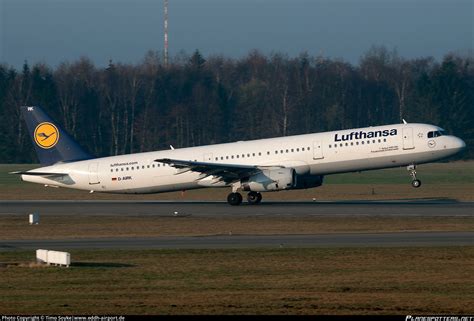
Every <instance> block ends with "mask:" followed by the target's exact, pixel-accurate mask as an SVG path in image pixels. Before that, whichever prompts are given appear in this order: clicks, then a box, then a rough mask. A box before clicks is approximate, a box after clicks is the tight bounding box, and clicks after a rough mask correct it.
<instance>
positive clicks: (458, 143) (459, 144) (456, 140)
mask: <svg viewBox="0 0 474 321" xmlns="http://www.w3.org/2000/svg"><path fill="white" fill-rule="evenodd" d="M453 145H454V146H453V147H454V148H455V149H456V150H457V151H458V152H460V151H462V150H463V149H464V148H466V143H465V142H464V141H463V140H462V139H461V138H459V137H455V136H454V137H453Z"/></svg>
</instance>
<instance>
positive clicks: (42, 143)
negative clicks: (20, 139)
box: [34, 122, 59, 149]
mask: <svg viewBox="0 0 474 321" xmlns="http://www.w3.org/2000/svg"><path fill="white" fill-rule="evenodd" d="M34 135H35V142H36V144H37V145H38V146H39V147H41V148H44V149H48V148H51V147H54V145H56V144H57V142H58V140H59V130H58V128H57V127H56V126H54V125H53V124H51V123H47V122H45V123H41V124H39V125H38V126H36V129H35V133H34Z"/></svg>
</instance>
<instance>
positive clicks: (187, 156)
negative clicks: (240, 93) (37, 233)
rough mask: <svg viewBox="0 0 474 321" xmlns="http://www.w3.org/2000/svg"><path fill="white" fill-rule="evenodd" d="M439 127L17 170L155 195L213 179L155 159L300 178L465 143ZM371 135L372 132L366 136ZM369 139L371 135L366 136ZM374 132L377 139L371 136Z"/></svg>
mask: <svg viewBox="0 0 474 321" xmlns="http://www.w3.org/2000/svg"><path fill="white" fill-rule="evenodd" d="M438 130H440V128H439V127H436V126H433V125H427V124H395V125H387V126H377V127H367V128H359V129H349V130H341V131H334V132H324V133H316V134H307V135H297V136H288V137H280V138H269V139H260V140H253V141H245V142H244V141H242V142H235V143H227V144H216V145H207V146H200V147H191V148H182V149H174V150H163V151H156V152H146V153H138V154H129V155H120V156H111V157H104V158H96V159H91V160H85V161H78V162H70V163H61V164H55V165H52V166H47V167H42V168H37V169H35V170H32V171H31V172H35V171H38V172H51V173H57V172H60V173H67V174H69V175H68V176H65V177H64V176H63V177H56V178H55V177H41V176H32V175H22V179H23V180H25V181H30V182H35V183H41V184H45V185H50V186H60V187H68V188H74V189H81V190H88V191H97V192H109V193H160V192H169V191H176V190H187V189H195V188H203V187H216V186H221V187H222V186H226V184H225V183H223V182H220V183H217V184H213V183H215V180H213V177H212V176H209V177H206V178H204V179H199V178H200V174H199V173H196V172H192V171H189V172H186V173H181V174H177V172H178V170H177V169H176V168H174V167H172V166H170V165H166V164H163V163H159V162H156V161H155V160H156V159H163V158H169V159H180V160H186V161H199V162H206V163H220V164H234V165H256V166H268V165H275V166H283V167H291V168H294V169H295V172H296V173H297V174H301V175H328V174H335V173H344V172H353V171H364V170H372V169H380V168H389V167H398V166H406V165H411V164H421V163H427V162H432V161H435V160H438V159H441V158H444V157H448V156H450V155H453V154H455V153H457V152H458V151H460V150H461V149H462V148H464V146H465V144H464V142H463V141H462V140H461V139H459V138H457V137H455V136H448V135H445V136H439V137H432V138H428V133H429V132H433V131H438ZM370 133H372V134H370ZM369 136H370V137H369ZM372 136H375V137H372Z"/></svg>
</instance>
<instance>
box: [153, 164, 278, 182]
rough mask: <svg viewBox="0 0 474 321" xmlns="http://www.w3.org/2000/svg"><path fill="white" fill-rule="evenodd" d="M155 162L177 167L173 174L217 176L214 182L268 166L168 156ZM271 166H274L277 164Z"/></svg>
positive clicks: (250, 174) (201, 177)
mask: <svg viewBox="0 0 474 321" xmlns="http://www.w3.org/2000/svg"><path fill="white" fill-rule="evenodd" d="M155 162H160V163H165V164H169V165H170V166H172V167H175V168H177V169H178V172H177V173H176V174H175V175H179V174H183V173H186V172H189V171H192V172H198V173H201V174H202V175H201V176H200V177H199V178H198V180H201V179H204V178H206V177H208V176H214V177H217V178H218V179H217V180H216V181H215V183H218V182H221V181H223V182H225V183H227V184H229V183H233V182H236V181H239V180H241V179H243V178H246V177H249V176H252V175H254V174H257V173H260V172H261V170H262V169H264V168H269V167H265V166H254V165H236V164H218V163H206V162H193V161H186V160H180V159H169V158H160V159H156V160H155ZM271 167H272V168H275V167H277V166H271ZM278 168H280V167H278Z"/></svg>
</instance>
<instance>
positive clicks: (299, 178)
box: [293, 174, 324, 189]
mask: <svg viewBox="0 0 474 321" xmlns="http://www.w3.org/2000/svg"><path fill="white" fill-rule="evenodd" d="M323 178H324V176H322V175H309V174H306V175H296V181H295V185H294V186H293V189H307V188H312V187H318V186H321V185H323Z"/></svg>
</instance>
